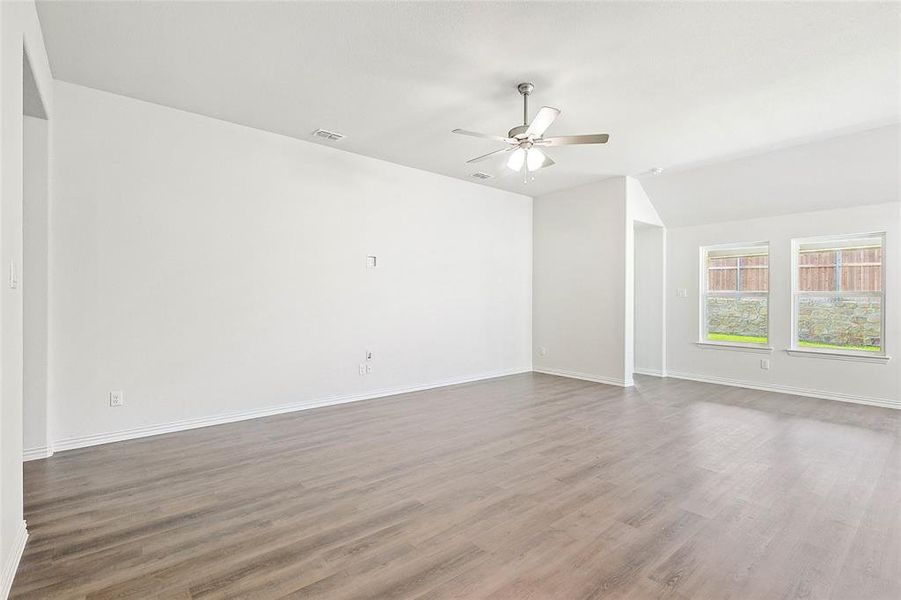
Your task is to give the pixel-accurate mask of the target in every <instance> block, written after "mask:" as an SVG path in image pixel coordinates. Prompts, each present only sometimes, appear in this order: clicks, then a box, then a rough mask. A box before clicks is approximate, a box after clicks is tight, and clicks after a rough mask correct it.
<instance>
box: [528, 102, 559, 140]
mask: <svg viewBox="0 0 901 600" xmlns="http://www.w3.org/2000/svg"><path fill="white" fill-rule="evenodd" d="M559 114H560V109H557V108H552V107H550V106H542V107H541V110H539V111H538V114H537V115H535V118H534V119H532V123H531V124H529V128H528V129H526V133H525V135H527V136H530V137H541V136H542V135H543V134H544V132H545V131H547V128H548V127H550V126H551V123H553V122H554V119H556V118H557V116H558V115H559Z"/></svg>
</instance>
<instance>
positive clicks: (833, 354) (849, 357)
mask: <svg viewBox="0 0 901 600" xmlns="http://www.w3.org/2000/svg"><path fill="white" fill-rule="evenodd" d="M785 353H786V354H788V355H789V356H803V357H807V358H826V359H830V360H844V361H848V362H867V363H877V364H885V363H887V362H888V361H890V360H892V357H891V356H885V355H882V354H869V355H868V354H857V353H852V352H842V351H840V350H838V351H836V350H814V349H812V348H811V349H806V348H805V349H801V348H789V349H786V351H785Z"/></svg>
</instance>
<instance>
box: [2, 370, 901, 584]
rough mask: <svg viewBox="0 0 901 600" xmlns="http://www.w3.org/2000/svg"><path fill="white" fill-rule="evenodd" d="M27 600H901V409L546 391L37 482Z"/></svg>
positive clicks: (33, 482)
mask: <svg viewBox="0 0 901 600" xmlns="http://www.w3.org/2000/svg"><path fill="white" fill-rule="evenodd" d="M25 487H26V499H25V510H26V518H27V521H28V527H29V530H30V533H31V537H30V539H29V542H28V546H27V548H26V550H25V556H24V558H23V560H22V563H21V566H20V569H19V572H18V575H17V577H16V580H15V583H14V586H13V590H12V598H16V599H25V598H40V599H43V600H46V599H53V598H66V599H76V598H90V599H91V600H101V599H110V598H118V599H123V598H132V599H134V598H139V599H149V598H172V599H189V598H203V599H214V598H253V599H260V600H266V599H270V598H329V599H345V598H378V599H391V598H416V599H423V600H424V599H444V598H485V599H491V600H499V599H517V600H520V599H523V600H525V599H535V600H537V599H563V600H568V599H589V598H630V599H644V598H669V599H681V600H687V599H693V600H694V599H708V598H711V599H713V598H716V599H720V598H736V599H757V598H760V599H766V600H773V599H779V598H831V599H835V600H864V599H874V600H875V599H880V600H882V599H885V600H889V599H891V600H897V599H898V598H901V411H892V410H889V409H880V408H874V407H867V406H858V405H852V404H843V403H839V402H830V401H825V400H816V399H809V398H800V397H795V396H787V395H782V394H773V393H766V392H757V391H751V390H745V389H738V388H730V387H724V386H716V385H709V384H702V383H694V382H688V381H679V380H670V379H656V378H650V377H639V378H638V380H637V384H636V386H635V388H634V389H627V390H624V389H620V388H615V387H610V386H605V385H600V384H594V383H589V382H584V381H577V380H572V379H564V378H560V377H554V376H549V375H539V374H523V375H515V376H511V377H504V378H499V379H493V380H488V381H483V382H477V383H471V384H465V385H458V386H453V387H447V388H439V389H434V390H428V391H424V392H418V393H412V394H404V395H400V396H394V397H391V398H384V399H379V400H372V401H366V402H358V403H353V404H346V405H342V406H335V407H328V408H320V409H316V410H311V411H305V412H298V413H292V414H286V415H279V416H274V417H267V418H263V419H257V420H253V421H243V422H240V423H233V424H228V425H220V426H216V427H208V428H204V429H197V430H193V431H186V432H180V433H174V434H168V435H162V436H157V437H153V438H145V439H141V440H133V441H128V442H120V443H116V444H108V445H104V446H97V447H93V448H86V449H82V450H73V451H69V452H64V453H60V454H58V455H56V456H54V457H52V458H50V459H47V460H41V461H34V462H29V463H26V465H25Z"/></svg>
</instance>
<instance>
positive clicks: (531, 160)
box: [453, 83, 610, 183]
mask: <svg viewBox="0 0 901 600" xmlns="http://www.w3.org/2000/svg"><path fill="white" fill-rule="evenodd" d="M516 89H517V90H518V91H519V93H520V94H521V95H522V125H517V126H516V127H514V128H513V129H511V130H510V131H508V132H507V136H506V137H503V136H498V135H488V134H485V133H478V132H475V131H467V130H465V129H454V130H453V133H456V134H459V135H468V136H471V137H480V138H484V139H489V140H494V141H496V142H502V143H505V144H507V147H505V148H501V149H499V150H494V151H493V152H489V153H488V154H483V155H482V156H477V157H476V158H473V159H471V160H468V161H466V162H467V164H472V163H477V162H481V161H483V160H487V159H489V158H491V157H492V156H495V155H498V154H504V153H507V152H512V154H510V156H509V158H507V168H508V169H510V170H512V171H516V172H520V171H522V172H523V183H528V181H529V179H530V173H534V172H535V171H538V170H539V169H543V168H545V167H550V166H551V165H553V164H554V161H553V159H551V157H550V156H548V155H547V153H546V152H544V151H543V150H542V149H541V148H542V147H548V146H569V145H575V144H606V143H607V140H608V139H609V138H610V136H609V135H607V134H606V133H596V134H591V135H563V136H556V137H547V138H546V137H544V132H545V131H547V130H548V128H549V127H550V126H551V124H552V123H553V122H554V120H555V119H556V118H557V117H558V116H560V110H559V109H557V108H553V107H550V106H542V107H541V109H540V110H539V111H538V113H537V114H536V115H535V118H534V119H532V122H531V123H530V122H529V96H530V95H531V93H532V91H533V90H534V89H535V86H534V85H533V84H531V83H520V84H519V85H518V86H516Z"/></svg>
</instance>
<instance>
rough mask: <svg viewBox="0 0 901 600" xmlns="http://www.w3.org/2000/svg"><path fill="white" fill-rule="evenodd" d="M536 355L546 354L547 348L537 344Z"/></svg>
mask: <svg viewBox="0 0 901 600" xmlns="http://www.w3.org/2000/svg"><path fill="white" fill-rule="evenodd" d="M538 356H547V348H545V347H544V346H538Z"/></svg>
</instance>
